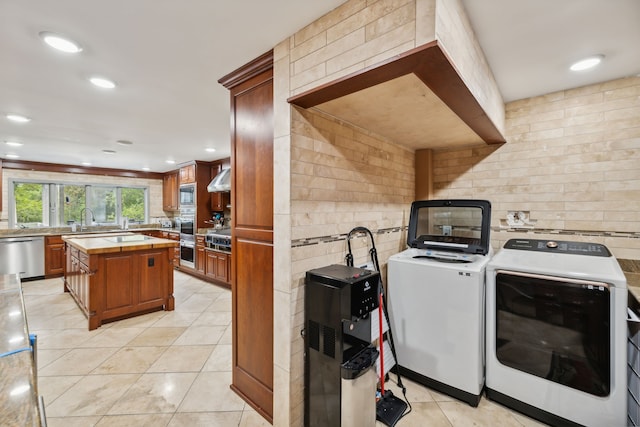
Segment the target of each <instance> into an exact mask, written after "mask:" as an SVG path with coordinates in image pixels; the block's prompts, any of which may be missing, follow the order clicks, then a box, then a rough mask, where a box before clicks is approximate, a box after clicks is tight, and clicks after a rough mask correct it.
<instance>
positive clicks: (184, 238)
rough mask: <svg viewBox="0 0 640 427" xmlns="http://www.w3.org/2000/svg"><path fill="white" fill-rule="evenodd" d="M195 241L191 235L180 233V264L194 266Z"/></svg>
mask: <svg viewBox="0 0 640 427" xmlns="http://www.w3.org/2000/svg"><path fill="white" fill-rule="evenodd" d="M195 253H196V242H195V240H193V236H189V235H188V234H187V235H184V234H181V235H180V265H181V266H184V267H189V268H195V267H196V265H195Z"/></svg>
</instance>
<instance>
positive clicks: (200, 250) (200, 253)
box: [195, 236, 206, 274]
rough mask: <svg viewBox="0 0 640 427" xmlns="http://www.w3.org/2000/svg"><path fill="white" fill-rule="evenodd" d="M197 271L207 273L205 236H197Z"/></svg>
mask: <svg viewBox="0 0 640 427" xmlns="http://www.w3.org/2000/svg"><path fill="white" fill-rule="evenodd" d="M195 258H196V262H195V264H196V271H197V272H198V273H200V274H205V270H206V268H205V266H206V260H205V254H204V236H196V257H195Z"/></svg>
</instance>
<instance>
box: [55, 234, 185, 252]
mask: <svg viewBox="0 0 640 427" xmlns="http://www.w3.org/2000/svg"><path fill="white" fill-rule="evenodd" d="M62 240H64V241H65V242H67V243H68V244H69V245H71V246H73V247H75V248H77V249H78V250H80V251H82V252H84V253H86V254H89V255H93V254H107V253H114V252H127V251H140V250H146V249H161V248H173V247H176V246H178V245H179V242H177V241H175V240H169V239H161V238H158V237H150V236H145V235H143V234H135V233H118V234H114V233H105V234H87V235H81V236H78V235H68V236H62Z"/></svg>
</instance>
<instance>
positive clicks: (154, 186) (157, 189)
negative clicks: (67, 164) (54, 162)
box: [0, 169, 166, 229]
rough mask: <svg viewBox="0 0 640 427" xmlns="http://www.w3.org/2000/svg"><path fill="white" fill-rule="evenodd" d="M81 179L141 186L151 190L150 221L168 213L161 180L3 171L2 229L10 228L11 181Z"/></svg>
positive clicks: (75, 181) (83, 181)
mask: <svg viewBox="0 0 640 427" xmlns="http://www.w3.org/2000/svg"><path fill="white" fill-rule="evenodd" d="M79 177H81V181H82V183H86V184H113V185H141V186H147V187H148V188H149V219H150V221H151V222H153V220H154V219H159V218H165V217H166V213H165V212H164V211H163V210H162V180H161V179H141V178H123V177H116V176H103V175H78V174H72V173H58V172H39V171H26V170H18V169H2V212H0V229H7V228H8V225H9V224H8V220H9V184H8V183H9V180H10V179H14V180H15V179H24V180H42V181H54V182H67V183H76V184H77V183H78V182H79Z"/></svg>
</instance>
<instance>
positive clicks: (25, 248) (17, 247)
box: [0, 236, 44, 279]
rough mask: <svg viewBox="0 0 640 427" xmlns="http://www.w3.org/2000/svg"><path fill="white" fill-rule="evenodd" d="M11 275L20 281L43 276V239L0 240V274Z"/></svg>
mask: <svg viewBox="0 0 640 427" xmlns="http://www.w3.org/2000/svg"><path fill="white" fill-rule="evenodd" d="M12 273H19V274H20V278H21V279H29V278H33V277H41V276H44V237H42V236H39V237H7V238H3V239H0V274H12Z"/></svg>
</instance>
